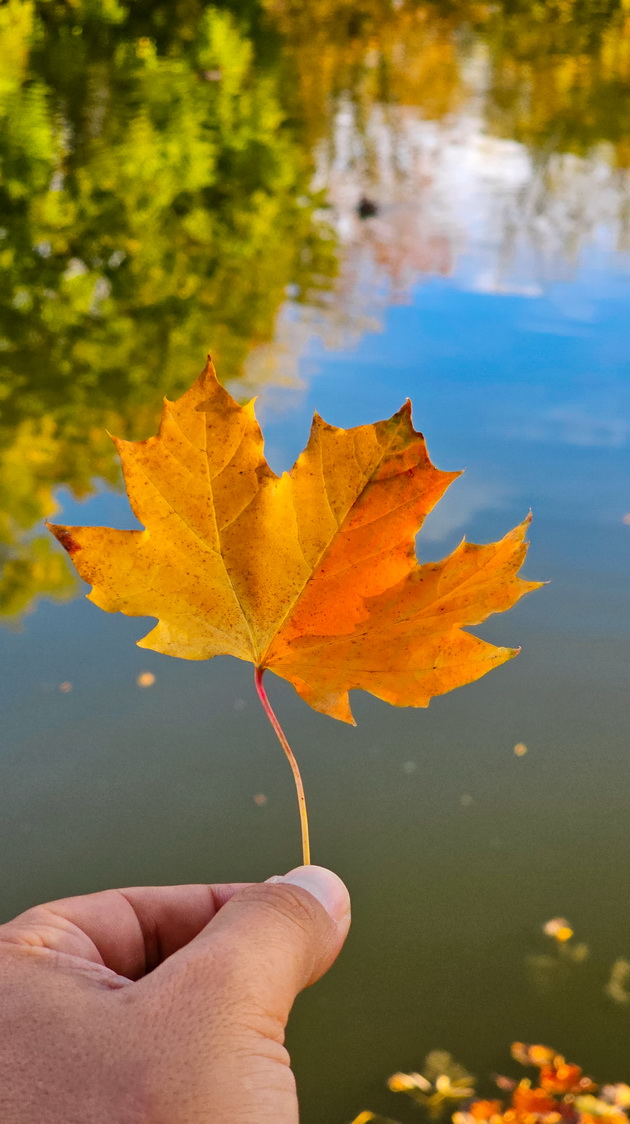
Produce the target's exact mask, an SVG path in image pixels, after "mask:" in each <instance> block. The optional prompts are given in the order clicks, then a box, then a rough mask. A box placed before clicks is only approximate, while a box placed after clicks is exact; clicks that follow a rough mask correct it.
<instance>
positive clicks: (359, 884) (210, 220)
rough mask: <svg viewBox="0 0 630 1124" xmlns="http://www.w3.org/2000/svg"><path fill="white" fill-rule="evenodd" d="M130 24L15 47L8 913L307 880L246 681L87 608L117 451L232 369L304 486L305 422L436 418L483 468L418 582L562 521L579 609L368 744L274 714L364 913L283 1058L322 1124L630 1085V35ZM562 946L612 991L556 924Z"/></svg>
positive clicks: (494, 12) (5, 340)
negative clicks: (436, 1069) (447, 1082)
mask: <svg viewBox="0 0 630 1124" xmlns="http://www.w3.org/2000/svg"><path fill="white" fill-rule="evenodd" d="M130 7H131V8H132V9H133V10H132V11H131V14H129V13H128V12H127V8H126V6H125V5H124V4H107V3H105V2H103V4H101V5H98V4H97V5H94V4H93V5H91V6H88V5H86V8H85V11H84V10H83V8H82V6H78V7H77V9H76V12H75V14H74V15H73V16H72V17H70V16H69V15H68V13H67V12H65V9H62V7H61V6H57V7H53V8H51V7H50V5H47V4H44V3H42V4H35V5H34V6H33V5H31V4H28V3H20V2H19V0H18V2H16V0H13V3H12V4H10V5H9V6H8V7H6V8H5V9H4V10H3V12H2V22H0V51H2V52H3V55H2V57H3V59H4V60H5V62H6V65H5V67H4V69H3V71H2V74H3V78H2V83H3V85H2V86H1V87H0V108H1V114H2V117H1V121H0V125H1V127H2V139H1V141H0V144H1V145H2V149H1V152H0V156H1V159H2V185H3V186H2V191H3V195H2V204H1V205H2V214H3V217H2V230H3V238H2V241H1V242H0V255H4V256H3V257H2V268H3V273H2V279H1V281H0V285H1V290H2V291H1V294H0V295H1V297H2V314H1V316H2V319H1V321H0V331H1V334H2V339H1V340H0V346H1V348H2V350H1V352H0V359H1V360H2V363H1V367H2V395H3V398H2V405H3V414H2V420H1V421H0V437H1V440H0V494H1V495H2V499H3V504H2V510H3V514H2V522H1V523H0V543H1V546H0V551H1V555H0V557H1V558H2V561H3V571H2V576H1V578H0V605H1V607H2V613H3V618H4V622H5V625H6V627H5V628H3V630H2V631H1V632H0V658H1V660H2V668H3V674H2V683H1V687H0V690H1V693H2V702H3V739H2V740H3V748H2V761H1V765H2V778H3V784H2V789H1V793H0V825H1V826H0V845H1V847H2V853H3V864H2V876H1V881H0V901H1V906H2V914H3V916H5V917H8V916H10V915H11V914H13V913H14V912H15V911H17V910H19V909H21V908H24V907H26V906H27V905H29V904H31V903H33V902H36V901H40V900H45V899H49V898H51V897H55V896H60V895H62V894H63V895H65V894H72V893H80V892H83V891H88V890H93V889H96V888H99V887H104V886H110V885H129V884H137V883H167V882H180V881H195V880H199V881H206V880H223V879H229V880H233V879H257V878H266V877H268V876H269V875H270V874H273V873H277V872H280V871H283V870H286V869H287V868H288V867H290V866H292V865H294V864H295V862H297V861H298V824H297V816H296V810H295V804H294V797H293V793H292V790H291V777H290V774H289V771H288V769H287V768H286V763H285V761H284V759H283V758H282V755H281V753H280V752H279V750H278V748H277V746H276V744H275V743H274V737H273V734H272V732H271V730H268V729H267V728H266V725H265V721H264V718H263V716H262V714H260V713H259V710H258V707H257V702H256V699H255V694H254V690H253V683H252V676H251V669H250V668H249V666H246V665H244V664H240V663H238V662H237V661H234V660H230V659H227V658H226V659H223V660H215V661H212V662H211V663H209V664H206V663H201V664H196V663H188V662H185V661H177V660H169V659H167V658H165V657H160V656H158V655H156V654H153V653H151V652H145V651H141V650H139V649H138V648H136V647H135V644H134V641H135V640H136V639H138V638H139V637H140V636H141V635H143V634H144V633H145V632H146V631H147V627H148V626H149V625H150V622H143V621H138V620H132V619H127V618H124V617H120V616H109V615H107V614H104V613H102V612H100V611H99V610H97V609H96V608H95V607H94V606H93V605H91V604H90V603H88V602H87V601H86V600H85V599H84V598H83V597H82V596H81V594H82V592H83V590H81V589H79V588H78V587H77V585H76V584H75V582H74V579H73V578H72V575H71V574H70V570H69V568H68V565H67V561H66V559H65V556H64V555H63V554H62V553H61V552H60V551H58V550H57V547H56V545H55V544H53V543H49V542H48V540H47V538H46V535H45V531H44V530H43V527H42V521H43V519H44V518H45V517H46V516H50V515H52V514H53V513H55V518H57V519H59V520H61V521H67V522H81V523H83V522H84V523H88V524H89V523H94V524H98V523H105V524H110V525H113V526H120V527H125V526H131V525H133V522H132V517H131V515H130V513H129V511H128V506H127V502H126V499H125V497H124V495H123V494H122V492H121V486H120V479H119V475H118V469H117V466H116V462H115V457H114V456H113V451H112V450H111V449H110V446H109V443H108V440H107V438H106V436H104V431H105V430H106V429H109V430H110V431H114V432H117V433H121V434H124V435H125V436H129V437H143V436H147V435H149V434H150V433H152V432H154V429H155V424H156V420H157V417H158V414H159V406H160V399H161V395H162V394H163V393H165V392H167V393H169V395H170V396H174V395H175V394H177V393H180V392H181V391H182V390H183V389H184V388H185V387H186V385H187V384H188V383H189V382H190V381H192V378H193V377H194V376H195V374H196V373H197V371H198V369H199V368H200V366H201V364H202V361H203V355H204V353H205V350H206V349H207V348H212V350H213V353H215V356H216V359H217V363H218V366H219V370H220V372H221V373H222V375H223V377H224V378H225V379H226V381H227V382H228V384H229V385H230V387H231V389H232V390H233V391H234V392H235V393H236V394H238V395H239V396H243V397H247V396H249V395H251V393H253V392H256V393H258V394H259V416H260V418H261V420H262V422H263V425H264V429H265V434H266V439H267V452H268V456H269V459H270V462H271V463H272V466H273V467H274V468H275V469H276V470H280V469H282V468H285V467H288V466H289V465H290V464H291V462H292V460H293V459H294V458H295V456H296V455H297V454H298V453H299V451H300V449H301V448H302V447H303V444H304V442H305V440H306V437H307V433H308V426H309V422H310V417H311V415H312V412H313V410H314V409H317V410H318V412H320V413H321V414H322V415H323V416H324V417H325V418H326V419H327V420H328V421H330V422H333V423H334V424H337V425H342V426H352V425H358V424H362V423H364V422H370V421H373V420H375V419H377V418H381V417H386V416H388V415H389V414H391V413H393V412H394V411H395V410H396V409H397V408H398V407H399V405H400V403H401V401H402V400H404V399H405V398H406V397H410V398H411V399H412V401H413V407H414V421H415V423H416V426H417V427H418V428H421V429H422V430H423V431H424V432H425V434H426V437H427V441H428V444H429V450H430V452H431V455H432V458H433V460H434V461H435V462H436V463H437V465H438V466H439V467H440V468H444V469H457V468H463V467H465V468H466V473H465V475H464V476H463V477H462V478H460V479H459V480H458V481H456V483H455V484H454V485H453V486H452V488H451V489H450V491H449V493H448V495H447V497H445V499H444V500H443V501H442V502H441V504H440V505H439V508H438V509H437V510H436V511H435V512H434V514H433V515H432V516H431V517H430V518H429V520H428V521H427V524H426V526H425V529H424V532H423V534H422V536H421V538H420V539H419V542H418V550H419V555H420V557H421V559H431V558H438V557H442V556H443V555H444V553H446V552H447V551H449V550H451V549H452V548H453V546H454V545H456V543H457V542H458V541H459V540H460V538H461V537H462V535H464V534H465V535H466V536H467V537H468V538H469V539H471V540H473V541H480V542H484V541H488V540H490V539H493V538H496V537H499V536H500V535H501V534H503V533H504V532H505V531H506V530H508V529H509V528H510V527H512V526H513V525H514V524H515V523H517V522H518V521H520V520H521V519H522V518H523V516H524V515H525V514H526V513H527V511H528V510H529V509H530V508H531V509H532V510H533V512H534V522H533V524H532V532H531V537H532V548H531V553H530V557H529V559H528V562H527V566H526V574H527V576H529V577H532V578H544V579H550V584H549V585H548V586H546V587H545V588H544V589H543V590H542V591H540V592H539V593H536V594H535V595H533V596H532V597H529V598H527V599H526V600H525V601H524V602H522V603H520V604H519V605H518V606H517V607H516V608H515V609H514V610H512V611H511V612H510V613H509V614H508V615H506V616H504V617H500V618H496V619H493V620H491V621H490V622H488V624H487V625H485V626H484V627H483V628H480V629H479V630H478V631H479V633H480V634H482V635H483V636H484V637H486V638H488V639H490V640H493V641H496V642H498V643H502V644H508V645H522V649H523V650H522V653H521V655H520V656H519V658H518V660H516V661H513V662H511V663H510V664H508V665H506V666H504V667H502V668H500V669H498V670H497V671H495V672H494V673H493V674H492V675H490V676H488V677H487V678H485V679H483V680H481V681H480V682H478V683H476V684H473V685H471V686H469V687H466V688H463V689H461V690H460V691H458V692H456V693H455V694H453V695H451V696H446V697H444V698H441V699H437V700H435V701H434V702H433V703H432V705H431V707H430V708H429V709H428V710H426V711H424V710H420V711H413V710H396V709H395V708H391V707H387V706H386V705H385V704H382V703H380V702H378V701H377V700H375V699H373V698H371V697H368V696H365V695H357V697H356V700H355V701H354V702H353V706H354V709H355V713H356V717H357V720H358V726H357V728H356V729H350V728H346V727H345V726H342V725H341V724H340V723H334V722H333V721H332V720H328V719H326V718H324V717H322V716H321V715H318V714H315V713H314V712H312V711H310V710H309V709H308V708H307V707H306V706H305V704H303V703H302V702H301V701H300V700H299V699H298V698H297V696H296V695H295V694H294V692H293V691H292V689H291V688H290V687H288V685H286V684H284V683H282V682H281V681H273V682H270V684H269V690H270V693H271V695H272V698H273V702H274V705H276V706H277V709H278V711H279V713H280V714H281V715H282V719H283V722H284V724H285V728H286V730H287V733H288V735H289V737H290V739H291V741H292V743H293V744H294V748H295V751H296V753H297V755H298V757H299V759H300V762H301V764H302V767H303V773H304V780H305V784H306V786H307V792H308V796H309V803H310V809H311V817H312V828H313V836H314V839H313V842H314V849H315V858H316V860H317V861H319V862H322V863H325V864H328V865H330V866H333V867H334V868H335V869H336V870H338V871H339V872H340V874H342V875H343V877H344V878H345V879H346V880H347V882H348V884H349V886H350V888H351V890H352V894H353V899H354V905H355V925H354V928H353V932H352V935H351V938H350V940H349V942H348V946H347V949H346V951H345V952H344V955H343V957H342V959H341V960H340V962H339V964H338V965H337V966H336V967H335V969H334V970H333V972H331V974H330V976H329V977H328V978H327V979H326V981H324V982H323V983H322V984H321V985H319V986H318V987H317V988H316V989H314V990H313V991H312V992H310V993H309V994H308V995H305V996H304V997H303V998H302V999H301V1001H300V1002H299V1004H298V1006H297V1009H296V1013H295V1017H294V1021H293V1025H292V1029H291V1035H290V1046H291V1050H292V1054H293V1057H294V1061H295V1065H296V1069H297V1072H298V1077H299V1082H300V1087H301V1090H302V1098H303V1117H304V1121H305V1124H323V1122H326V1124H336V1122H339V1124H342V1122H343V1121H347V1120H350V1119H351V1118H352V1116H353V1115H355V1114H356V1113H357V1112H358V1111H359V1110H360V1109H362V1108H367V1107H370V1108H373V1109H374V1110H380V1111H384V1112H386V1113H388V1114H389V1115H393V1116H398V1117H400V1119H401V1120H402V1119H403V1118H404V1119H411V1118H412V1117H409V1116H408V1115H407V1117H405V1108H404V1106H399V1105H397V1103H396V1099H395V1098H393V1097H392V1096H391V1095H390V1094H388V1093H387V1092H386V1091H385V1090H384V1088H383V1081H384V1079H385V1078H386V1077H387V1075H388V1074H389V1073H390V1072H392V1071H393V1070H395V1069H400V1068H403V1069H404V1068H406V1067H410V1068H417V1067H418V1066H419V1065H420V1063H421V1061H422V1058H423V1057H424V1054H425V1053H426V1052H427V1051H428V1050H429V1049H431V1048H433V1047H436V1046H439V1047H442V1048H445V1049H448V1050H451V1051H452V1053H453V1054H455V1055H456V1056H457V1057H458V1058H460V1059H461V1060H462V1061H463V1062H464V1063H465V1064H466V1065H467V1066H468V1067H469V1068H470V1069H471V1070H472V1071H473V1072H474V1073H478V1074H480V1075H484V1074H487V1073H490V1072H492V1071H495V1070H500V1069H504V1068H505V1065H506V1057H507V1052H508V1047H509V1043H510V1041H511V1040H512V1039H514V1038H518V1039H521V1040H535V1041H549V1042H552V1043H553V1044H554V1045H555V1046H556V1047H557V1048H558V1049H560V1050H562V1051H563V1052H565V1053H566V1054H567V1055H571V1056H572V1057H575V1059H576V1060H578V1061H580V1062H582V1063H583V1064H584V1065H585V1066H586V1067H588V1068H590V1069H592V1070H594V1071H595V1072H596V1075H597V1076H599V1077H602V1078H606V1079H614V1080H620V1079H625V1080H628V1078H629V1076H630V1074H629V1072H628V1063H627V1055H628V1051H627V1042H628V1036H629V1035H630V1004H626V1003H623V1002H614V1001H613V1000H612V999H611V998H610V996H609V995H608V994H607V993H606V985H607V982H608V980H609V976H610V971H611V967H612V964H613V963H614V961H615V960H617V959H618V958H619V957H625V958H627V959H630V906H629V904H628V897H627V894H626V892H625V887H626V885H627V883H628V881H629V879H630V848H629V846H628V826H627V825H628V811H629V810H630V781H629V776H628V770H629V755H628V726H629V722H628V720H629V717H630V715H629V709H630V708H629V706H628V666H629V657H630V630H629V626H628V621H629V619H630V594H629V592H628V588H629V587H628V563H629V553H630V551H629V547H630V515H629V513H630V389H629V387H630V381H629V369H628V360H629V348H628V315H629V309H630V238H629V227H628V215H629V214H630V209H629V202H630V194H629V184H630V181H629V177H628V171H627V167H628V163H629V161H630V149H629V147H628V133H627V122H628V117H627V114H625V115H624V107H626V106H627V104H628V78H629V77H630V60H629V58H628V52H627V51H626V49H625V43H626V42H627V40H625V39H624V28H625V29H626V31H627V24H626V23H624V20H626V21H627V14H625V15H624V9H623V7H622V6H618V5H616V4H615V3H612V2H610V3H608V4H598V5H592V6H590V5H587V4H586V3H584V2H582V3H575V4H573V5H569V6H567V5H563V6H562V7H561V6H560V5H558V7H557V8H556V6H555V5H553V4H550V5H547V6H546V7H545V10H544V12H542V14H541V9H540V6H537V5H531V4H528V3H522V4H518V5H512V4H510V5H508V4H505V5H501V4H499V5H496V6H494V7H493V8H486V7H483V6H478V5H477V6H470V7H469V6H468V5H462V6H461V8H458V11H457V12H453V11H452V10H451V9H450V8H443V7H441V6H440V5H435V4H425V5H420V4H417V3H416V4H402V5H397V6H392V7H390V6H389V5H387V4H385V3H383V4H380V3H377V2H376V0H374V3H372V4H369V5H368V4H367V3H366V4H365V6H362V5H359V6H358V7H357V9H356V11H355V12H354V15H352V18H351V17H350V16H349V15H348V12H347V9H345V8H344V7H343V6H342V5H341V4H340V5H338V6H337V5H336V4H335V3H332V2H330V0H328V2H327V3H325V4H324V3H323V2H322V3H321V4H313V5H312V6H310V5H309V10H308V12H309V14H308V16H307V13H306V11H305V10H304V9H301V8H291V7H290V6H284V5H281V4H279V3H278V4H273V3H269V4H268V5H267V7H266V9H263V8H259V7H258V6H257V5H255V4H252V5H250V6H249V7H248V9H247V12H245V11H243V10H242V9H240V10H239V11H236V13H235V12H234V11H232V12H231V11H230V9H229V6H225V7H223V8H221V9H215V8H213V9H210V8H204V7H203V6H202V5H199V6H195V5H190V6H188V8H187V9H186V12H185V13H184V12H183V9H182V12H179V13H178V18H177V19H175V18H174V17H173V18H172V13H171V8H170V7H168V6H164V7H162V6H160V5H159V4H154V3H138V4H136V5H133V6H130ZM534 8H535V9H536V12H537V13H538V14H537V15H536V18H534V15H535V13H534V15H533V10H534ZM7 13H10V14H9V15H7ZM624 122H625V124H624ZM362 196H366V197H367V198H369V199H370V200H371V201H372V202H373V203H374V204H375V205H376V213H375V214H373V215H372V216H371V217H368V218H365V219H362V218H361V217H360V216H359V214H358V213H357V204H358V203H359V201H360V199H361V197H362ZM143 671H150V672H152V673H153V674H154V675H155V683H154V685H153V686H151V687H149V688H145V689H143V688H140V687H138V686H137V676H138V675H139V674H140V673H141V672H143ZM519 742H522V743H524V744H525V745H526V746H527V753H526V754H525V755H524V756H522V757H517V756H516V755H515V753H514V746H515V744H517V743H519ZM260 797H264V798H265V799H264V801H263V800H261V799H260ZM256 798H257V799H256ZM562 915H564V916H566V917H567V918H569V920H570V921H571V923H572V925H573V927H574V928H575V931H576V939H579V940H580V941H583V942H586V943H587V944H588V946H589V951H590V955H589V957H588V958H587V959H586V960H585V961H583V962H580V963H574V962H572V961H571V959H570V958H567V957H566V956H563V955H562V954H561V953H560V952H559V950H558V948H557V947H556V946H555V945H554V944H553V942H551V941H550V940H549V939H548V938H545V937H544V936H543V935H542V931H541V927H542V925H543V924H544V922H545V921H547V920H548V919H549V918H551V917H554V916H562ZM618 998H619V997H618Z"/></svg>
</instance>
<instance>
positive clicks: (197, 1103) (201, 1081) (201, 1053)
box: [0, 866, 350, 1124]
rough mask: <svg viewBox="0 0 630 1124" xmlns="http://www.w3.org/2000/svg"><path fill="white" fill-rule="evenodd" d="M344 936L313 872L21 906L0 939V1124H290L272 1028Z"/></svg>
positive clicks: (293, 1101) (328, 891)
mask: <svg viewBox="0 0 630 1124" xmlns="http://www.w3.org/2000/svg"><path fill="white" fill-rule="evenodd" d="M349 925H350V903H349V898H348V892H347V890H346V888H345V886H344V885H343V883H342V882H341V881H340V879H339V878H337V876H336V875H335V874H332V873H331V872H330V871H327V870H324V869H323V868H322V867H315V866H310V867H298V868H297V869H296V870H294V871H292V872H291V873H290V874H288V875H286V876H285V877H283V878H279V879H272V880H271V881H270V882H264V883H256V884H247V885H225V886H163V887H153V888H142V889H129V890H105V891H103V892H102V893H98V894H88V895H86V896H85V897H77V898H65V899H63V900H62V901H57V902H51V903H49V904H48V905H41V906H36V907H35V908H34V909H29V910H28V911H27V912H26V913H23V914H21V915H20V916H19V917H16V918H15V920H13V921H10V922H8V924H6V925H2V926H0V1120H1V1121H2V1124H254V1122H256V1124H296V1122H297V1120H298V1106H297V1097H296V1091H295V1081H294V1078H293V1074H292V1072H291V1069H290V1060H289V1056H288V1054H287V1052H286V1050H285V1048H284V1045H283V1040H284V1029H285V1026H286V1022H287V1019H288V1016H289V1012H290V1010H291V1007H292V1005H293V1001H294V999H295V997H296V995H297V994H298V992H299V991H301V990H302V988H304V987H307V986H308V985H309V984H311V983H314V982H315V980H317V979H319V977H320V976H322V975H323V973H324V972H326V971H327V969H328V968H329V967H330V965H331V964H332V963H333V961H334V960H335V958H336V957H337V955H338V953H339V951H340V949H341V946H342V945H343V942H344V940H345V937H346V934H347V932H348V928H349Z"/></svg>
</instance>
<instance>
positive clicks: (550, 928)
mask: <svg viewBox="0 0 630 1124" xmlns="http://www.w3.org/2000/svg"><path fill="white" fill-rule="evenodd" d="M543 933H544V934H545V936H547V937H553V939H554V940H556V941H557V942H558V944H564V943H565V942H566V941H570V940H571V937H572V936H573V929H572V928H571V926H570V924H569V922H568V921H567V920H566V918H565V917H552V918H551V921H546V922H545V924H544V925H543Z"/></svg>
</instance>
